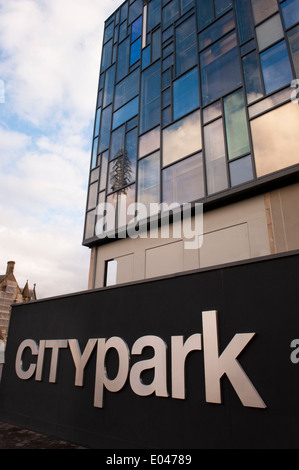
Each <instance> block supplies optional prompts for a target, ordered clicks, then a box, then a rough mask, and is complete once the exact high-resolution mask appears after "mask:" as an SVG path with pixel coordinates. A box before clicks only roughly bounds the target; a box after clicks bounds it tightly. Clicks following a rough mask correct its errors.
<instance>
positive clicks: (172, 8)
mask: <svg viewBox="0 0 299 470" xmlns="http://www.w3.org/2000/svg"><path fill="white" fill-rule="evenodd" d="M179 16H180V10H179V0H172V1H171V2H170V3H168V5H167V6H166V7H164V8H163V28H164V29H166V28H168V26H170V25H171V24H172V23H173V22H174V21H175V20H177V19H178V18H179Z"/></svg>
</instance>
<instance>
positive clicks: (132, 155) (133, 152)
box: [126, 129, 137, 183]
mask: <svg viewBox="0 0 299 470" xmlns="http://www.w3.org/2000/svg"><path fill="white" fill-rule="evenodd" d="M126 152H127V157H128V170H129V172H130V175H129V181H130V183H133V181H135V178H136V160H137V129H133V130H132V131H130V132H128V133H127V137H126Z"/></svg>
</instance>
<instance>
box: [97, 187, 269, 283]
mask: <svg viewBox="0 0 299 470" xmlns="http://www.w3.org/2000/svg"><path fill="white" fill-rule="evenodd" d="M268 223H269V221H268V220H267V213H266V206H265V197H264V195H261V196H257V197H254V198H251V199H247V200H244V201H241V202H238V203H235V204H231V205H228V206H225V207H222V208H219V209H216V210H213V211H209V212H206V213H204V223H203V226H204V239H203V240H204V242H203V247H202V248H201V249H200V250H198V249H195V250H186V249H184V240H183V239H178V238H174V237H171V236H170V238H168V239H163V238H161V237H158V238H154V239H153V238H150V234H149V233H148V236H147V238H137V239H135V240H133V239H130V238H128V239H123V240H118V241H114V242H111V243H108V244H106V245H103V246H100V247H98V249H97V258H96V269H95V273H96V278H95V287H102V286H103V283H104V272H105V262H106V261H108V260H111V259H115V260H117V261H118V274H117V283H118V284H120V283H125V282H131V281H137V280H141V279H146V278H147V279H148V278H152V277H158V276H164V275H168V274H173V273H177V272H183V271H189V270H193V269H198V268H203V267H207V266H213V265H219V264H223V263H229V262H234V261H240V260H245V259H250V258H255V257H259V256H266V255H269V254H271V249H270V241H269V231H268ZM170 233H171V232H170Z"/></svg>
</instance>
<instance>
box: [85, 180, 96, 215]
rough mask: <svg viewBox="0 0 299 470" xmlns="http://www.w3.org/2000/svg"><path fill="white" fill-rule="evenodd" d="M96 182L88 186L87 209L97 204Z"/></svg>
mask: <svg viewBox="0 0 299 470" xmlns="http://www.w3.org/2000/svg"><path fill="white" fill-rule="evenodd" d="M97 195H98V183H94V184H91V185H90V186H89V195H88V204H87V210H90V209H93V208H94V207H96V205H97Z"/></svg>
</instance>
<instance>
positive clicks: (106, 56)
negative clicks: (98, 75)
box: [101, 39, 113, 72]
mask: <svg viewBox="0 0 299 470" xmlns="http://www.w3.org/2000/svg"><path fill="white" fill-rule="evenodd" d="M112 46H113V40H112V39H111V40H110V41H109V42H107V44H105V46H104V47H103V58H102V69H101V70H102V72H104V70H106V69H107V68H108V67H110V65H111V60H112Z"/></svg>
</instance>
